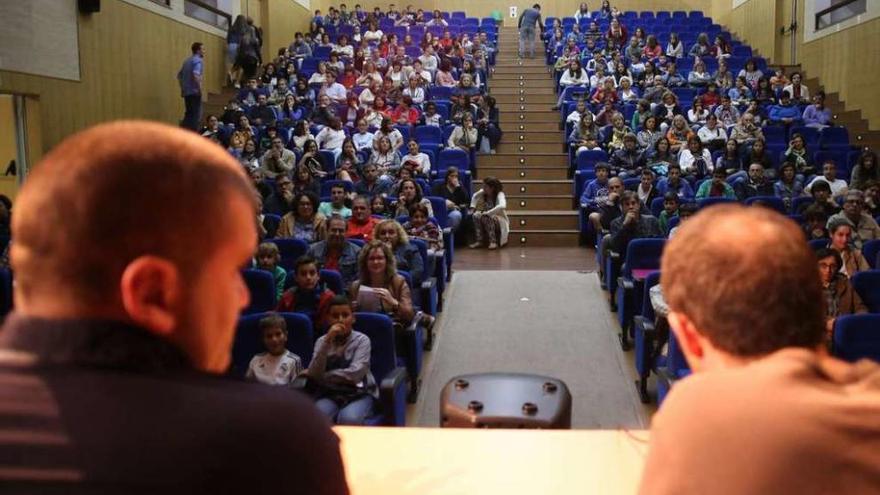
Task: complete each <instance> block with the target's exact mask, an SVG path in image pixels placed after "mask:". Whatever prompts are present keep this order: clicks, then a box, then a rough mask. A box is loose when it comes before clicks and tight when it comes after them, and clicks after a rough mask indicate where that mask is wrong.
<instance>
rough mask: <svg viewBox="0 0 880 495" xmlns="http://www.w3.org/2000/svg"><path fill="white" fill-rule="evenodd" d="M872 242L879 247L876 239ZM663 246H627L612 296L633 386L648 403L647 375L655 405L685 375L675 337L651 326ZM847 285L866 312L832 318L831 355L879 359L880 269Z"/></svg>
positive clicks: (651, 242)
mask: <svg viewBox="0 0 880 495" xmlns="http://www.w3.org/2000/svg"><path fill="white" fill-rule="evenodd" d="M872 242H873V243H875V244H876V245H877V247H878V248H880V241H872ZM664 246H665V240H664V239H636V240H633V241H632V242H630V244H629V245H628V246H627V251H626V253H625V255H624V258H623V264H622V266H621V268H620V277H619V279H618V283H617V292H616V294H614V298H615V299H616V306H617V312H618V320H619V323H620V325H621V343H622V344H623V345H624V346H625V348H626V349H628V348H629V347H628V342H629V338H630V337H631V338H632V339H633V344H634V350H635V352H634V354H635V356H634V361H635V367H636V372H637V373H638V375H639V379H638V381H637V382H636V387H637V389H638V392H639V395H640V398H641V400H642V402H644V403H648V402H650V396H649V394H648V379H649V376H650V375H651V374H652V373H653V374H655V375H656V378H657V401H658V403H661V402H662V401H663V399H664V398H665V396H666V394H667V393H668V391H669V389H670V388H671V386H672V384H673V383H674V382H675V381H677V380H679V379H681V378H683V377H685V376H687V375H688V374H689V373H690V369H689V367H688V365H687V362H686V360H685V359H684V355H683V354H682V353H681V349H680V347H679V344H678V342H677V341H676V339H675V335H674V334H673V333H671V332H669V333H668V335H660V334H659V332H658V331H657V329H656V328H655V325H654V323H655V319H656V315H655V313H654V308H653V306H652V305H651V301H650V290H651V288H652V287H653V286H655V285H657V284H658V283H659V282H660V272H659V271H657V270H658V269H659V267H660V258H661V256H662V252H663V247H664ZM822 247H824V244H823V246H822ZM875 255H876V253H875ZM874 257H876V256H874ZM874 257H872V258H874ZM852 284H853V287H854V288H855V290H856V291H857V292H858V294H859V296H860V297H861V298H862V300H863V301H864V302H865V304H866V306H867V307H868V310H869V311H870V314H865V315H846V316H841V317H839V318H837V319H836V320H835V325H834V329H833V333H832V342H831V349H832V354H833V355H835V356H837V357H839V358H841V359H844V360H847V361H856V360H858V359H862V358H869V359H874V360H878V361H880V340H878V339H877V338H876V329H877V328H880V270H876V269H872V270H869V271H864V272H859V273H857V274H855V275H854V276H853V277H852ZM664 340H666V344H667V345H666V349H667V350H666V353H665V354H663V353H662V348H663V343H664Z"/></svg>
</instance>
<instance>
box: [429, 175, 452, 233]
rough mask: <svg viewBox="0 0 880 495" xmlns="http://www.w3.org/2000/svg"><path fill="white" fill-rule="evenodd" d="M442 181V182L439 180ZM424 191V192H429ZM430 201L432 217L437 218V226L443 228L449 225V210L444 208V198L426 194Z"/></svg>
mask: <svg viewBox="0 0 880 495" xmlns="http://www.w3.org/2000/svg"><path fill="white" fill-rule="evenodd" d="M441 183H442V182H441ZM429 191H430V190H428V191H425V192H426V193H427V192H429ZM427 198H428V200H429V201H430V202H431V209H432V210H434V218H436V219H437V226H438V227H440V228H441V229H445V228H446V227H448V226H449V211H448V209H447V208H446V199H445V198H441V197H440V196H428V197H427Z"/></svg>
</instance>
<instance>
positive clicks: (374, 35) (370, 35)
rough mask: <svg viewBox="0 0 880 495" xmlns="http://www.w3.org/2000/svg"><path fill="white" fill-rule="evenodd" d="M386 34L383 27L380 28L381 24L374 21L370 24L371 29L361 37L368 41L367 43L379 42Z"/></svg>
mask: <svg viewBox="0 0 880 495" xmlns="http://www.w3.org/2000/svg"><path fill="white" fill-rule="evenodd" d="M384 34H385V33H383V32H382V30H381V29H379V26H377V25H376V24H375V23H373V24H370V29H368V30H367V32H366V33H364V34H363V35H361V39H362V40H364V41H366V42H367V43H371V42H373V43H378V42H379V40H381V39H382V36H383V35H384Z"/></svg>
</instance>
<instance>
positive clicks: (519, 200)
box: [507, 192, 571, 211]
mask: <svg viewBox="0 0 880 495" xmlns="http://www.w3.org/2000/svg"><path fill="white" fill-rule="evenodd" d="M507 209H508V211H511V210H516V211H518V210H528V211H535V210H561V211H567V210H570V209H571V194H567V195H566V194H520V193H516V192H511V193H509V194H507Z"/></svg>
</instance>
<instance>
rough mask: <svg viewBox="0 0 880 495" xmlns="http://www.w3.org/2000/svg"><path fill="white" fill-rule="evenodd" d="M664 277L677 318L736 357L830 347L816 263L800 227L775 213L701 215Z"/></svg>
mask: <svg viewBox="0 0 880 495" xmlns="http://www.w3.org/2000/svg"><path fill="white" fill-rule="evenodd" d="M661 270H662V275H661V284H662V285H663V294H664V296H665V298H666V300H667V302H668V303H669V308H670V311H673V312H677V313H681V314H683V315H684V316H685V317H687V318H688V319H689V320H690V321H691V322H692V323H693V325H694V327H695V328H696V329H697V330H698V331H699V332H700V333H702V334H703V335H704V336H705V337H706V338H707V339H708V340H709V341H710V342H711V343H712V345H713V346H714V347H716V348H718V349H720V350H722V351H724V352H726V353H728V354H731V355H734V356H738V357H758V356H762V355H765V354H769V353H771V352H774V351H776V350H779V349H781V348H783V347H806V348H816V347H817V346H818V345H820V344H821V342H822V340H823V337H824V333H823V331H824V325H823V323H824V317H823V316H824V313H823V311H824V310H823V308H822V304H821V303H820V301H821V300H822V295H821V294H822V292H821V287H820V284H819V277H818V274H817V271H816V260H815V256H814V254H813V252H812V251H811V250H810V248H809V246H808V245H807V242H806V240H805V238H804V234H803V232H801V230H800V229H799V228H798V226H797V225H796V224H795V223H794V222H792V221H791V220H789V219H787V218H785V217H783V216H782V215H780V214H778V213H776V212H774V211H772V210H770V209H767V208H759V207H750V208H749V207H743V206H738V205H716V206H713V207H711V208H707V209H706V210H703V211H701V212H700V213H698V214H697V215H695V216H694V217H692V218H691V219H689V220H688V221H687V222H685V223H684V224H682V226H681V227H680V228H679V229H678V231H677V233H676V235H675V237H674V238H673V239H671V240H670V241H669V243H668V244H667V245H666V249H665V251H664V253H663V261H662V267H661Z"/></svg>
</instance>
